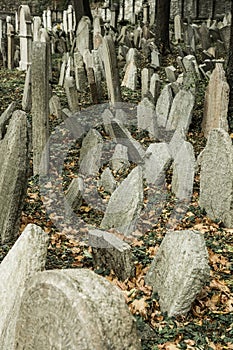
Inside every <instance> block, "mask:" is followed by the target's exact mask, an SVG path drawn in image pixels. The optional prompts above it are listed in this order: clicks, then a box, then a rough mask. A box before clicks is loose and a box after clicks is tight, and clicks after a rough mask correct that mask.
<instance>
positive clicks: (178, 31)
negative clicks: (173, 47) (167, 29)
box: [174, 14, 182, 43]
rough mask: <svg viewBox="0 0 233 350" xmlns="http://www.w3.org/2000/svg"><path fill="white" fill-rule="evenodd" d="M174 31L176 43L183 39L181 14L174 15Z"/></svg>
mask: <svg viewBox="0 0 233 350" xmlns="http://www.w3.org/2000/svg"><path fill="white" fill-rule="evenodd" d="M174 31H175V40H176V43H179V42H180V41H181V39H182V23H181V17H180V15H179V14H177V15H175V17H174Z"/></svg>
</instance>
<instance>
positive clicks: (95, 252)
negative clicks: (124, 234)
mask: <svg viewBox="0 0 233 350" xmlns="http://www.w3.org/2000/svg"><path fill="white" fill-rule="evenodd" d="M88 236H89V242H88V244H89V245H90V246H91V247H92V256H93V261H94V265H95V266H96V267H100V268H107V269H111V270H113V271H114V273H115V274H116V276H117V278H119V279H120V280H122V281H124V280H126V279H127V278H130V277H133V276H134V274H135V266H134V263H133V256H132V250H131V247H130V245H129V244H127V243H125V242H124V241H122V240H121V239H120V238H118V237H116V236H114V235H113V234H111V233H109V232H105V231H101V230H90V231H89V234H88Z"/></svg>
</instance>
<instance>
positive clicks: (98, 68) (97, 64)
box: [92, 50, 104, 101]
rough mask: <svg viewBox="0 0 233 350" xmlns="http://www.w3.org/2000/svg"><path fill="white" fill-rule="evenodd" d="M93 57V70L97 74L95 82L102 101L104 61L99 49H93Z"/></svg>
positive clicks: (99, 98)
mask: <svg viewBox="0 0 233 350" xmlns="http://www.w3.org/2000/svg"><path fill="white" fill-rule="evenodd" d="M92 58H93V72H94V76H95V83H96V86H97V93H98V100H99V101H101V100H102V97H103V88H102V81H103V70H104V66H103V62H102V60H101V58H100V55H99V50H92Z"/></svg>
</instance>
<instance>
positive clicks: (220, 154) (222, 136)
mask: <svg viewBox="0 0 233 350" xmlns="http://www.w3.org/2000/svg"><path fill="white" fill-rule="evenodd" d="M232 151H233V148H232V141H231V138H230V136H229V134H228V133H227V132H226V131H225V130H223V129H212V130H210V132H209V134H208V139H207V144H206V147H205V148H204V151H203V152H202V153H201V155H200V157H201V160H200V164H201V171H200V197H199V205H200V206H201V207H202V208H204V209H205V211H206V213H207V215H208V216H209V217H210V219H212V220H217V219H218V220H219V219H220V220H222V222H223V223H224V225H225V226H226V227H232V224H233V211H232V186H233V185H232V176H233V175H232V174H233V159H232V154H233V152H232Z"/></svg>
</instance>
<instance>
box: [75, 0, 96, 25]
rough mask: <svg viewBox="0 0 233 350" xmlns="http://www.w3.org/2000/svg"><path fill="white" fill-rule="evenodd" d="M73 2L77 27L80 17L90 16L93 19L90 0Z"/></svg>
mask: <svg viewBox="0 0 233 350" xmlns="http://www.w3.org/2000/svg"><path fill="white" fill-rule="evenodd" d="M72 3H73V7H74V12H75V17H76V28H77V26H78V23H79V21H80V19H81V18H82V17H83V16H88V17H89V18H90V20H91V21H92V14H91V8H90V2H89V0H72Z"/></svg>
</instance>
